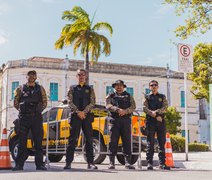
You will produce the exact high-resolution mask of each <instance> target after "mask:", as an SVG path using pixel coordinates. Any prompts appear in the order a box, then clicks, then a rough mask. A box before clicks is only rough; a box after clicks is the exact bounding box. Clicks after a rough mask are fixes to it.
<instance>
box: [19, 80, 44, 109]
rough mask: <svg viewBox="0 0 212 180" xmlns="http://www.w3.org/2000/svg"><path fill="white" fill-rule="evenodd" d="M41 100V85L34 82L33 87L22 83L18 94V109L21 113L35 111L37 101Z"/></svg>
mask: <svg viewBox="0 0 212 180" xmlns="http://www.w3.org/2000/svg"><path fill="white" fill-rule="evenodd" d="M41 102H42V93H41V87H40V85H38V84H35V86H34V87H28V86H27V85H26V84H24V85H23V87H22V91H21V95H20V109H21V111H22V113H31V112H32V113H33V112H36V109H37V105H38V103H41Z"/></svg>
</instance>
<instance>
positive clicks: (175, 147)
mask: <svg viewBox="0 0 212 180" xmlns="http://www.w3.org/2000/svg"><path fill="white" fill-rule="evenodd" d="M171 144H172V151H173V152H185V138H184V137H182V136H179V135H173V134H171ZM188 151H193V152H201V151H202V152H204V151H209V145H207V144H201V143H190V144H189V145H188Z"/></svg>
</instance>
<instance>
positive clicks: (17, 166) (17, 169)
mask: <svg viewBox="0 0 212 180" xmlns="http://www.w3.org/2000/svg"><path fill="white" fill-rule="evenodd" d="M23 170H24V169H23V166H20V165H18V164H16V165H15V167H13V168H12V171H23Z"/></svg>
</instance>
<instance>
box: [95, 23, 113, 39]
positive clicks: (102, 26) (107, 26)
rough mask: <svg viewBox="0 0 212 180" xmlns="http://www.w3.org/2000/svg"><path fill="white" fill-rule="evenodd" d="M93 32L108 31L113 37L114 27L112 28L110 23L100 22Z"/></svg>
mask: <svg viewBox="0 0 212 180" xmlns="http://www.w3.org/2000/svg"><path fill="white" fill-rule="evenodd" d="M92 30H94V31H95V30H97V31H99V30H108V31H109V33H110V35H111V36H112V34H113V28H112V26H111V25H110V24H109V23H107V22H98V23H96V24H95V25H94V26H93V28H92Z"/></svg>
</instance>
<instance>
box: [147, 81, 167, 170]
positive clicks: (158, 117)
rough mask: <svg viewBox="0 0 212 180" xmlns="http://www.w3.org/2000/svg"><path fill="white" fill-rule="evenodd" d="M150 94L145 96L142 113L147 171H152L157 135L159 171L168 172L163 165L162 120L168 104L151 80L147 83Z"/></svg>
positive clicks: (164, 137) (163, 125)
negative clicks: (145, 130) (144, 124)
mask: <svg viewBox="0 0 212 180" xmlns="http://www.w3.org/2000/svg"><path fill="white" fill-rule="evenodd" d="M149 88H150V90H151V91H152V92H151V94H149V95H146V97H145V102H144V108H143V110H144V112H145V113H146V118H147V122H146V127H147V153H146V155H147V162H148V165H147V169H148V170H153V156H154V141H155V134H156V133H157V140H158V145H159V153H158V157H159V162H160V166H159V168H160V169H166V170H170V167H168V166H166V165H165V160H166V157H165V147H164V146H165V142H166V125H165V120H164V113H165V112H166V109H167V107H168V102H167V100H166V97H165V95H164V94H160V93H159V92H158V88H159V86H158V82H157V81H155V80H152V81H151V82H150V83H149Z"/></svg>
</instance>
